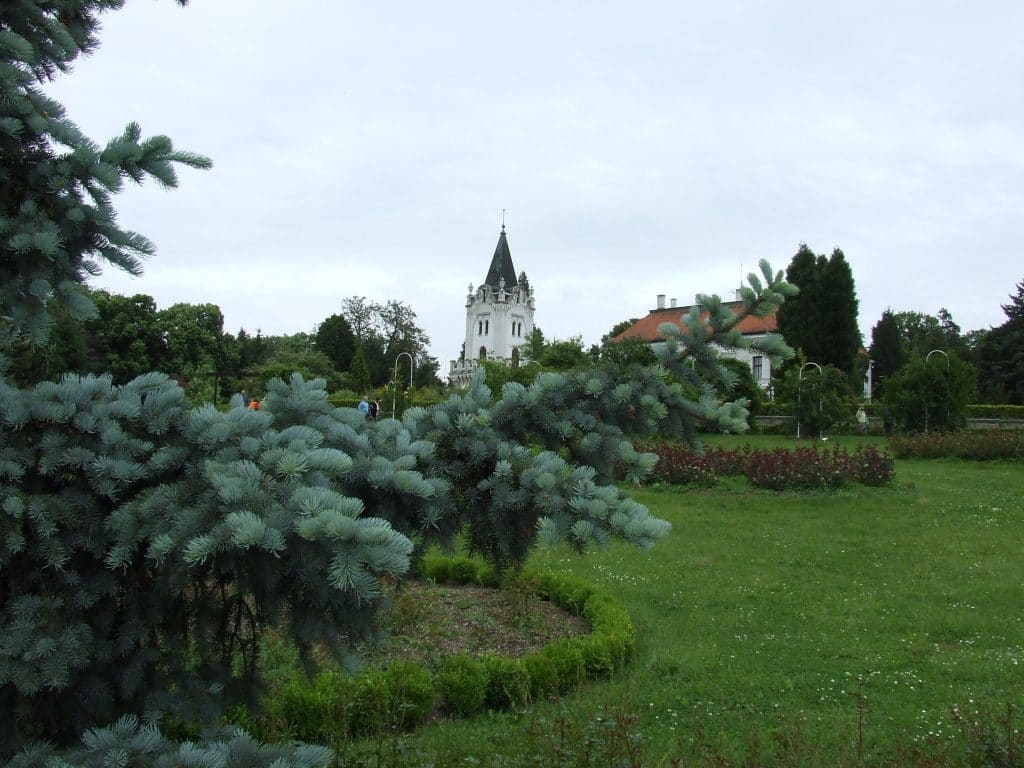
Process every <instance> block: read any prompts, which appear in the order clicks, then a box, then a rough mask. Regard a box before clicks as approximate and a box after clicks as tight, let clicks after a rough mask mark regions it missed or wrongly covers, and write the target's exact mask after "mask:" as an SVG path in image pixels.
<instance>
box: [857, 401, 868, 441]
mask: <svg viewBox="0 0 1024 768" xmlns="http://www.w3.org/2000/svg"><path fill="white" fill-rule="evenodd" d="M857 429H858V431H859V432H860V433H861V434H862V435H866V434H867V433H868V412H867V411H865V410H864V406H863V405H861V406H860V407H859V408H857Z"/></svg>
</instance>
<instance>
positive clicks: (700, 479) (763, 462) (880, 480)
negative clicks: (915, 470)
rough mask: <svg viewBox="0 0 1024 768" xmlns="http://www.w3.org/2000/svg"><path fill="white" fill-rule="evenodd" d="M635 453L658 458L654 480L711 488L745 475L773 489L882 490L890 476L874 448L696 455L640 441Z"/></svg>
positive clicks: (890, 468)
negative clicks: (721, 479)
mask: <svg viewBox="0 0 1024 768" xmlns="http://www.w3.org/2000/svg"><path fill="white" fill-rule="evenodd" d="M637 450H642V451H645V452H649V453H654V454H657V456H658V463H657V464H656V465H655V469H654V472H653V473H652V478H651V479H652V480H654V481H655V482H667V483H673V484H688V483H696V484H699V485H710V484H713V483H714V482H715V481H716V480H717V479H718V478H719V477H729V476H737V475H739V476H743V477H745V478H746V479H747V480H748V481H749V482H750V483H751V485H754V486H756V487H758V488H768V489H771V490H777V491H781V490H787V489H793V490H797V489H810V488H841V487H843V486H844V485H847V484H849V483H860V484H862V485H871V486H880V485H885V484H887V483H889V482H890V481H891V480H892V477H893V473H894V465H893V460H892V457H891V456H889V455H888V454H887V453H885V452H882V451H879V450H878V449H877V448H876V447H875V446H873V445H859V446H857V448H855V449H854V451H853V453H850V452H849V451H848V450H847V449H845V448H839V447H835V448H832V449H831V450H822V451H820V452H819V450H818V448H815V447H806V448H795V449H789V448H776V449H773V450H768V451H765V450H757V449H751V448H750V447H749V446H747V447H744V448H740V449H735V450H726V449H724V448H720V447H715V448H709V449H706V450H705V451H703V452H695V451H693V450H691V449H689V448H688V447H686V446H683V445H681V444H679V443H667V442H662V443H639V444H637Z"/></svg>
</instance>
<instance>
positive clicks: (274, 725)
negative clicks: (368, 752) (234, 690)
mask: <svg viewBox="0 0 1024 768" xmlns="http://www.w3.org/2000/svg"><path fill="white" fill-rule="evenodd" d="M351 692H352V690H351V685H350V681H349V680H347V679H346V678H344V677H342V676H341V675H339V674H337V673H334V672H325V673H323V674H320V675H318V676H317V677H316V678H315V679H314V680H313V681H312V682H311V681H309V680H307V679H306V678H304V677H301V676H298V675H297V676H295V677H293V678H292V679H291V680H289V681H288V682H287V683H285V684H284V685H283V686H281V687H280V688H278V689H277V690H276V691H275V692H274V695H273V696H272V697H269V698H267V699H265V700H264V703H263V712H262V716H261V717H260V718H258V719H257V722H259V723H260V727H259V728H258V729H257V730H258V735H260V736H261V737H262V738H265V739H270V740H276V741H281V740H294V741H304V742H308V743H310V744H321V745H325V746H329V745H330V744H332V743H333V742H334V740H335V739H336V738H337V736H338V735H339V733H340V734H344V733H345V732H346V731H347V730H348V723H349V717H348V713H347V706H346V703H347V700H348V699H349V697H350V696H351Z"/></svg>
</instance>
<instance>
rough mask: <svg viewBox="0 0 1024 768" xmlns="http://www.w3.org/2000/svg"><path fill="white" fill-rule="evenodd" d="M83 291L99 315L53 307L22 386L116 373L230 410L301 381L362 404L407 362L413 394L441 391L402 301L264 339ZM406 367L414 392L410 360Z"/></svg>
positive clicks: (173, 309)
mask: <svg viewBox="0 0 1024 768" xmlns="http://www.w3.org/2000/svg"><path fill="white" fill-rule="evenodd" d="M83 290H84V295H85V296H87V297H88V298H89V299H90V300H91V301H92V303H93V304H94V306H95V308H96V311H95V314H94V315H93V316H92V317H91V318H88V319H84V320H80V319H76V318H75V317H73V316H72V314H71V313H70V312H69V311H68V309H66V308H65V307H63V306H62V305H61V304H60V302H52V303H51V305H50V306H49V308H48V309H49V313H50V315H51V317H52V329H51V332H50V334H49V337H48V340H47V341H46V342H45V343H44V344H42V345H41V346H34V345H33V344H32V342H31V341H30V339H29V338H27V337H23V338H22V339H21V340H20V341H19V342H18V343H17V344H16V345H15V347H14V349H13V351H12V354H11V355H10V357H11V370H10V374H9V375H10V377H11V379H12V380H13V381H14V382H16V383H18V384H19V385H21V386H31V385H34V384H36V383H38V382H40V381H47V380H52V379H56V378H59V377H60V376H61V375H63V374H65V373H109V374H110V375H111V377H112V378H113V381H114V383H115V384H125V383H127V382H129V381H131V380H132V379H134V378H135V377H137V376H139V375H141V374H143V373H146V372H149V371H160V372H162V373H166V374H168V375H170V376H172V377H174V378H175V379H176V380H177V381H178V383H179V384H180V385H181V386H182V387H184V388H185V390H186V392H187V393H188V394H189V396H190V398H191V399H192V401H193V402H201V401H206V402H209V401H216V402H220V403H223V402H226V401H227V399H228V398H229V397H230V395H231V394H232V393H233V392H237V391H242V390H245V391H246V392H248V393H249V394H250V395H252V396H260V395H261V394H262V393H263V391H264V387H265V385H266V382H267V381H269V380H270V379H272V378H275V377H280V378H285V379H287V378H288V376H290V375H291V373H292V372H293V371H297V372H299V373H301V374H302V375H303V376H304V377H306V378H323V379H325V380H326V382H327V387H328V390H329V391H332V392H333V391H336V390H351V391H353V392H355V393H360V394H362V393H366V392H368V391H369V390H371V389H373V388H380V387H383V386H386V385H387V384H388V383H389V382H390V381H391V379H392V378H393V375H394V363H395V358H396V357H397V356H398V355H400V354H402V353H408V354H409V355H411V356H412V358H413V359H414V360H415V370H414V378H413V384H414V386H417V387H425V386H433V385H436V384H438V383H439V382H438V380H437V373H438V365H437V360H436V359H435V358H433V357H432V356H431V355H430V354H429V351H428V349H429V344H430V339H429V337H428V336H427V334H426V332H425V331H424V330H423V329H422V328H420V327H419V325H417V323H416V313H415V311H413V309H412V307H410V306H409V305H408V304H405V303H404V302H401V301H396V300H393V299H392V300H388V301H386V302H383V303H380V302H376V301H371V300H369V299H367V298H366V297H363V296H351V297H349V298H347V299H345V300H343V301H342V302H341V305H340V312H339V313H337V314H333V315H331V316H330V317H328V318H325V319H324V320H323V321H322V322H321V323H319V324H318V326H317V327H316V329H315V330H314V331H313V332H311V333H306V332H299V333H294V334H288V335H278V336H275V335H270V336H264V335H263V334H262V332H261V331H260V330H259V329H257V330H256V332H255V334H252V333H250V332H248V331H246V329H245V328H240V329H239V330H238V333H236V334H232V333H229V332H226V331H225V330H224V316H223V313H222V312H221V310H220V307H218V306H217V305H216V304H209V303H207V304H189V303H178V304H174V305H172V306H169V307H167V308H165V309H158V308H157V305H156V301H155V300H154V299H153V297H152V296H149V295H146V294H135V295H134V296H123V295H120V294H117V293H111V292H108V291H105V290H94V289H93V290H91V289H88V288H85V289H83ZM402 362H403V363H404V365H405V367H404V368H402V376H403V381H405V382H407V381H408V379H407V378H404V376H407V375H408V374H407V372H408V370H409V369H408V362H407V359H406V358H403V359H402Z"/></svg>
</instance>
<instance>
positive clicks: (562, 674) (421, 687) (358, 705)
mask: <svg viewBox="0 0 1024 768" xmlns="http://www.w3.org/2000/svg"><path fill="white" fill-rule="evenodd" d="M419 570H420V574H421V576H423V578H427V579H431V580H433V581H437V582H446V583H454V584H475V585H482V586H492V587H493V586H498V584H499V581H500V579H499V577H498V575H497V574H496V573H495V572H494V569H493V568H491V567H490V566H489V565H487V564H486V563H484V562H483V561H481V560H477V559H474V558H468V557H447V556H442V555H436V554H432V555H428V556H427V557H425V558H424V559H423V560H422V561H421V562H420V566H419ZM518 578H519V580H518V582H517V583H519V584H521V585H522V588H524V589H526V590H527V591H530V592H532V593H534V594H536V595H538V596H540V597H541V598H543V599H547V600H550V601H551V602H553V603H554V604H555V605H558V606H560V607H562V608H564V609H565V610H567V611H571V612H572V613H575V614H577V615H579V616H582V617H583V618H584V619H586V620H587V622H588V623H589V624H590V627H591V632H590V634H588V635H583V636H580V637H571V638H560V639H558V640H554V641H552V642H550V643H548V644H547V645H545V646H544V647H543V648H542V649H541V650H540V651H538V652H536V653H532V654H527V655H526V656H524V657H522V658H521V659H511V658H507V657H502V656H496V655H494V654H489V655H486V656H483V657H480V658H474V657H471V656H468V655H465V654H460V655H457V656H451V657H448V658H446V659H445V660H444V661H443V663H442V664H441V668H440V671H439V672H438V673H437V674H436V675H434V674H432V673H431V672H430V670H429V669H428V668H427V667H426V666H424V665H422V664H419V663H417V662H412V661H402V662H396V663H393V664H392V665H391V666H389V667H387V668H386V669H383V670H381V669H371V670H368V671H366V672H364V673H363V674H361V675H358V676H351V675H344V674H340V673H338V672H323V673H321V674H319V675H317V676H316V677H315V678H314V679H312V680H309V679H308V678H305V677H301V676H299V675H296V676H293V677H291V678H289V679H288V680H287V681H286V682H285V683H283V684H278V685H276V686H274V687H273V690H271V691H270V692H269V693H268V695H267V696H266V697H265V698H264V700H263V705H262V711H261V713H260V715H259V716H258V717H255V718H254V717H252V716H250V715H247V714H243V713H240V712H236V714H238V715H241V719H243V720H245V721H246V725H247V726H248V727H249V728H250V729H251V730H253V731H255V732H256V733H257V734H258V735H260V736H261V737H263V738H264V739H274V740H280V739H296V740H300V741H305V742H308V743H315V744H326V745H328V746H331V745H333V744H336V743H338V742H339V741H341V740H344V739H347V738H351V737H358V736H367V735H372V734H375V733H381V732H384V731H406V730H411V729H413V728H416V727H417V726H419V725H421V724H422V723H424V722H425V721H426V719H427V718H428V717H429V716H430V714H431V712H433V711H434V710H435V709H436V708H437V706H438V705H440V706H441V707H443V709H444V711H445V712H446V713H447V714H448V715H450V716H456V717H468V716H472V715H475V714H479V713H481V712H485V711H489V710H491V711H494V710H513V709H518V708H520V707H523V706H526V705H528V704H530V703H531V702H533V701H539V700H542V699H545V698H548V697H551V696H554V695H556V694H565V693H568V692H570V691H572V690H573V689H575V688H576V687H577V686H578V685H579V684H580V683H581V682H582V681H583V680H588V679H589V680H594V679H598V678H601V677H605V676H607V675H610V674H612V673H613V672H616V671H618V670H620V669H622V668H623V667H624V666H625V664H626V663H627V662H628V661H629V660H630V659H631V658H632V656H633V653H634V651H635V648H636V627H635V625H634V624H633V621H632V619H631V618H630V617H629V614H628V613H627V612H626V610H625V609H624V608H623V607H622V606H621V605H620V604H619V603H618V602H616V601H615V600H614V599H613V598H612V597H611V596H610V595H608V594H607V593H606V592H604V591H602V590H600V589H598V588H597V587H595V586H594V585H592V584H590V583H588V582H585V581H582V580H580V579H576V578H573V577H570V576H565V575H561V574H556V573H551V572H544V571H533V570H530V571H526V572H524V573H523V574H521V575H520V577H518Z"/></svg>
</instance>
